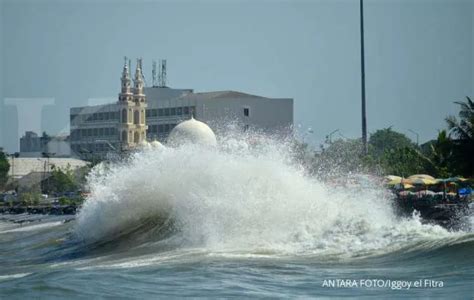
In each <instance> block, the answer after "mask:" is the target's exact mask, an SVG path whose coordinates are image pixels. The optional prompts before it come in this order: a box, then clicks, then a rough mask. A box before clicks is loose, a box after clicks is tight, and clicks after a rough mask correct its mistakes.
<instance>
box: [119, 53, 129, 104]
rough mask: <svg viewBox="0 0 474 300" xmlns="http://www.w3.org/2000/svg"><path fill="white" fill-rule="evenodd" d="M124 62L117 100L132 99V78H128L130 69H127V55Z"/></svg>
mask: <svg viewBox="0 0 474 300" xmlns="http://www.w3.org/2000/svg"><path fill="white" fill-rule="evenodd" d="M124 60H125V63H124V65H123V71H122V78H120V80H121V82H122V92H121V93H120V94H119V101H132V92H131V85H132V80H131V79H130V77H131V76H130V70H129V69H128V65H127V63H128V60H127V57H126V56H125V57H124Z"/></svg>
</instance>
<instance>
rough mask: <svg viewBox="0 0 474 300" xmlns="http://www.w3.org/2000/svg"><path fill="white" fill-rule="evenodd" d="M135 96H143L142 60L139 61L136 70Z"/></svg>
mask: <svg viewBox="0 0 474 300" xmlns="http://www.w3.org/2000/svg"><path fill="white" fill-rule="evenodd" d="M134 81H135V94H136V95H142V94H143V73H142V59H141V58H139V59H137V68H136V69H135V80H134Z"/></svg>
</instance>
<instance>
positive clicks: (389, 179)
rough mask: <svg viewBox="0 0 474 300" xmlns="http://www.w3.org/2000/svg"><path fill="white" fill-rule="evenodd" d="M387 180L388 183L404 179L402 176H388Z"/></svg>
mask: <svg viewBox="0 0 474 300" xmlns="http://www.w3.org/2000/svg"><path fill="white" fill-rule="evenodd" d="M385 179H386V180H388V181H392V180H402V178H401V177H400V176H395V175H388V176H385Z"/></svg>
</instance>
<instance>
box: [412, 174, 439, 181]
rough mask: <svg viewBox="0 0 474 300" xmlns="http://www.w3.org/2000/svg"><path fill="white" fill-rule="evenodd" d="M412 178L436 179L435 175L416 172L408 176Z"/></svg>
mask: <svg viewBox="0 0 474 300" xmlns="http://www.w3.org/2000/svg"><path fill="white" fill-rule="evenodd" d="M408 179H410V180H415V179H428V180H436V179H435V178H434V177H433V176H431V175H427V174H415V175H411V176H410V177H408Z"/></svg>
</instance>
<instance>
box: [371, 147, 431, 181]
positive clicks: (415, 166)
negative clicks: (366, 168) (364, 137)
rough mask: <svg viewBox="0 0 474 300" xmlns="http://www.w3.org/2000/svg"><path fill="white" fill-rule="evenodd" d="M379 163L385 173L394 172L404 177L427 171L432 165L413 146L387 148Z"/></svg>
mask: <svg viewBox="0 0 474 300" xmlns="http://www.w3.org/2000/svg"><path fill="white" fill-rule="evenodd" d="M379 164H380V165H381V167H382V170H383V173H384V174H385V175H389V174H393V175H398V176H403V177H408V176H410V175H413V174H419V173H426V170H427V169H428V168H429V167H430V166H431V165H432V163H431V162H430V161H429V159H427V158H426V157H425V156H423V155H422V154H421V153H420V152H419V151H418V150H417V149H415V148H413V147H404V148H393V149H386V150H385V152H384V153H383V155H382V156H381V157H380V158H379ZM428 173H430V172H428Z"/></svg>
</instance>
